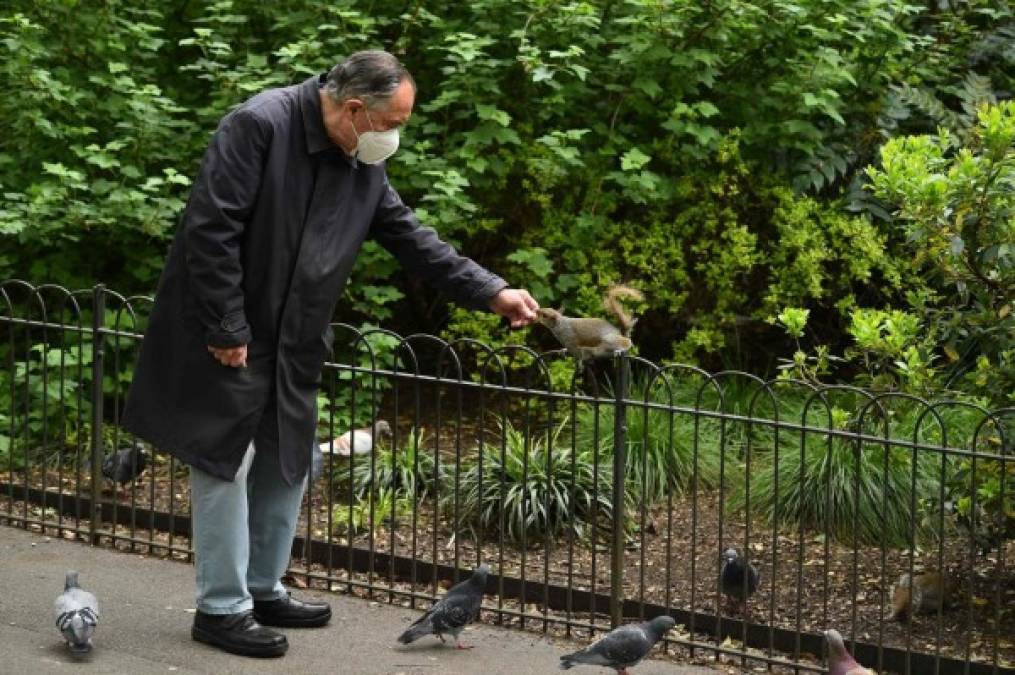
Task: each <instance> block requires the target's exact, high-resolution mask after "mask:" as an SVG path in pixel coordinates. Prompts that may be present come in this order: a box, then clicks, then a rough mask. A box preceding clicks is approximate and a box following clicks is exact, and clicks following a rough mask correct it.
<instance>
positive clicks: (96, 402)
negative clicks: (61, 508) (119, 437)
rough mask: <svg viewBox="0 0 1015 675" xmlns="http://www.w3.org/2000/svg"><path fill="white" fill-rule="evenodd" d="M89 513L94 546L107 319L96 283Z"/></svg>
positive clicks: (103, 290) (99, 489)
mask: <svg viewBox="0 0 1015 675" xmlns="http://www.w3.org/2000/svg"><path fill="white" fill-rule="evenodd" d="M92 312H93V314H92V471H91V488H92V514H91V519H90V520H89V524H88V540H89V543H91V544H92V545H93V546H94V545H95V544H97V543H98V539H99V537H98V532H99V523H100V522H101V521H102V506H101V504H99V497H100V495H101V492H102V456H103V450H104V446H103V442H102V374H103V372H104V371H105V368H104V364H103V360H104V357H105V350H104V349H103V346H104V336H103V333H102V329H103V325H104V323H105V316H106V287H105V285H104V284H96V286H95V288H93V289H92Z"/></svg>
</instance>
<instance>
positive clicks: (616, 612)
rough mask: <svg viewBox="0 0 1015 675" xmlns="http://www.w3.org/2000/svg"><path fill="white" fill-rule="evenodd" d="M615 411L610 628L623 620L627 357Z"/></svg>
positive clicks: (620, 366)
mask: <svg viewBox="0 0 1015 675" xmlns="http://www.w3.org/2000/svg"><path fill="white" fill-rule="evenodd" d="M614 362H615V363H616V374H617V375H616V380H615V383H614V395H615V396H614V408H613V550H612V554H613V555H612V558H611V559H610V626H611V627H612V628H616V627H617V626H619V625H620V622H621V621H622V620H623V618H624V617H623V611H622V610H623V603H624V544H625V541H624V521H625V513H624V506H625V501H626V500H625V495H624V487H625V482H626V481H625V477H626V475H627V471H626V469H627V404H626V399H627V388H628V379H629V374H630V373H629V368H630V363H629V362H628V360H627V354H626V353H621V354H619V355H618V356H617V357H616V359H614Z"/></svg>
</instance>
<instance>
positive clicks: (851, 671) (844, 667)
mask: <svg viewBox="0 0 1015 675" xmlns="http://www.w3.org/2000/svg"><path fill="white" fill-rule="evenodd" d="M825 641H826V642H828V675H874V671H873V670H867V669H866V668H864V667H863V666H861V665H860V664H859V663H857V662H856V660H855V659H854V658H853V656H852V655H851V654H850V653H849V651H847V650H846V645H845V644H843V642H842V636H841V635H839V631H837V630H832V629H829V630H826V631H825Z"/></svg>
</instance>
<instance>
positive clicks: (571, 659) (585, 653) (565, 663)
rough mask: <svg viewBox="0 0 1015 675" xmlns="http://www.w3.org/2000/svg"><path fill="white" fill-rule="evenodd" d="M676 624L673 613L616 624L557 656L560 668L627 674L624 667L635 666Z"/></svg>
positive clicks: (619, 674)
mask: <svg viewBox="0 0 1015 675" xmlns="http://www.w3.org/2000/svg"><path fill="white" fill-rule="evenodd" d="M676 623H677V622H676V621H674V620H673V617H672V616H657V617H656V618H654V619H652V620H651V621H646V622H645V623H629V624H626V625H624V626H618V627H617V628H614V629H613V630H611V631H610V632H609V633H607V634H606V635H604V636H603V637H601V638H600V639H599V640H597V641H596V642H593V643H592V644H591V645H589V646H588V647H586V648H585V649H582V650H580V651H577V652H575V653H574V654H568V655H567V656H562V657H560V669H561V670H569V669H570V668H573V667H575V666H578V665H588V666H606V667H608V668H613V669H614V670H616V671H617V675H627V669H628V668H632V667H634V666H636V665H638V662H640V661H641V660H642V659H643V658H645V657H646V656H647V655H648V653H649V652H650V651H652V647H654V646H655V643H657V642H659V640H661V639H662V637H663V636H664V635H666V633H667V631H669V630H670V629H671V628H673V626H675V625H676Z"/></svg>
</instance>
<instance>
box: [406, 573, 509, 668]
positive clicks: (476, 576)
mask: <svg viewBox="0 0 1015 675" xmlns="http://www.w3.org/2000/svg"><path fill="white" fill-rule="evenodd" d="M489 574H490V566H489V565H487V564H485V563H484V564H482V565H480V566H479V567H477V568H476V569H475V570H473V572H472V576H470V577H469V578H468V579H466V580H465V581H462V582H461V583H458V584H456V585H455V586H452V587H451V590H449V591H448V592H447V593H446V594H445V595H444V597H443V598H441V599H440V600H438V601H437V603H436V604H434V606H433V607H431V608H430V609H428V610H427V612H426V614H424V615H423V616H421V617H420V618H418V619H416V621H414V622H413V624H412V625H411V626H409V629H408V630H407V631H405V632H404V633H402V634H401V635H400V636H399V637H398V641H399V642H401V643H402V644H403V645H407V644H409V643H410V642H415V641H416V640H418V639H420V638H421V637H423V636H425V635H436V636H437V637H439V638H440V639H441V642H445V640H444V636H445V635H450V636H451V637H453V638H454V639H455V647H456V648H457V649H472V647H471V646H469V645H463V644H462V643H461V642H460V641H459V639H458V636H459V634H460V633H461V632H462V629H464V628H465V626H466V625H467V624H470V623H472V622H473V620H475V618H476V616H477V615H478V614H479V607H480V605H481V604H482V603H483V589H485V588H486V578H487V576H488V575H489Z"/></svg>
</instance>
